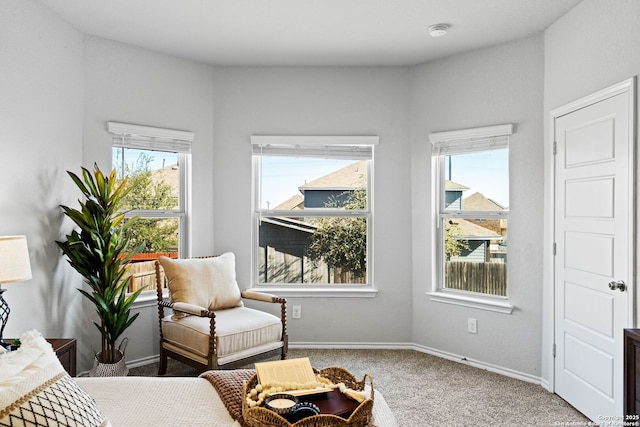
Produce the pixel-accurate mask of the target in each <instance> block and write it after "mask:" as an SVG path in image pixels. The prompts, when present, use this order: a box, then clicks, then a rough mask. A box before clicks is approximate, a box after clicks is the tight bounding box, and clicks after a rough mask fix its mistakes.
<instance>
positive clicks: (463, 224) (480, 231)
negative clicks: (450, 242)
mask: <svg viewBox="0 0 640 427" xmlns="http://www.w3.org/2000/svg"><path fill="white" fill-rule="evenodd" d="M449 223H450V224H455V225H457V226H458V227H460V234H457V233H456V234H455V238H456V239H458V240H502V236H501V235H499V234H497V233H494V232H493V231H491V230H489V229H488V228H484V227H481V226H479V225H478V224H474V223H473V222H471V221H467V220H466V219H462V218H456V219H450V220H449Z"/></svg>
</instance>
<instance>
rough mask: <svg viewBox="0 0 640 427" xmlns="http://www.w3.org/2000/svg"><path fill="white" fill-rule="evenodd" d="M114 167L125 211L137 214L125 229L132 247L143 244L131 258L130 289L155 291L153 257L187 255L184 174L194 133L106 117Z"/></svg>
mask: <svg viewBox="0 0 640 427" xmlns="http://www.w3.org/2000/svg"><path fill="white" fill-rule="evenodd" d="M108 129H109V132H111V133H113V148H112V150H113V152H112V154H113V156H112V161H113V168H114V169H115V170H116V174H117V176H118V178H119V179H122V178H123V177H127V179H128V187H130V188H131V190H130V191H129V193H128V195H127V196H126V198H125V200H124V204H125V207H126V210H127V212H126V216H127V217H133V216H138V217H139V219H138V220H137V222H136V223H135V224H134V226H133V227H132V228H131V229H130V230H129V232H130V233H131V234H130V235H131V243H130V244H131V247H132V248H133V247H138V246H140V245H142V246H143V249H142V251H141V253H139V254H137V255H135V256H134V257H133V259H132V263H131V270H130V271H131V274H132V276H133V280H131V283H130V285H129V289H128V291H129V292H134V291H136V290H137V289H140V288H143V289H145V291H155V260H156V259H157V258H158V257H159V256H161V255H164V256H168V257H171V258H178V257H185V256H187V254H186V253H185V252H186V248H187V236H188V234H187V230H186V229H187V209H186V206H187V203H186V197H187V181H188V180H187V173H188V163H189V155H190V154H189V153H190V150H191V141H192V140H193V134H192V133H189V132H182V131H173V130H169V129H159V128H150V127H146V126H136V125H126V124H121V123H114V122H109V127H108Z"/></svg>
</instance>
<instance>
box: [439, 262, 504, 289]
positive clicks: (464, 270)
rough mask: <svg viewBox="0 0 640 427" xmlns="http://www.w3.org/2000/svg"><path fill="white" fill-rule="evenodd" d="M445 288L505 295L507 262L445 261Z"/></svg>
mask: <svg viewBox="0 0 640 427" xmlns="http://www.w3.org/2000/svg"><path fill="white" fill-rule="evenodd" d="M444 270H445V276H444V277H445V288H448V289H460V290H463V291H471V292H480V293H483V294H490V295H499V296H507V264H506V263H503V262H460V261H447V262H445V266H444Z"/></svg>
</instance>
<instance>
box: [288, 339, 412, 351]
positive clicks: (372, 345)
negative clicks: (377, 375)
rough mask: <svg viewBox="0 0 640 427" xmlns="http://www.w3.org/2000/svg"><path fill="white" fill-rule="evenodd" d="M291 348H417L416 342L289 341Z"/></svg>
mask: <svg viewBox="0 0 640 427" xmlns="http://www.w3.org/2000/svg"><path fill="white" fill-rule="evenodd" d="M289 348H301V349H327V350H332V349H337V350H417V349H416V348H415V344H411V343H400V342H389V343H386V342H383V343H377V342H357V343H350V342H305V341H296V342H289Z"/></svg>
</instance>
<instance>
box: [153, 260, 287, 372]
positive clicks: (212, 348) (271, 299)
mask: <svg viewBox="0 0 640 427" xmlns="http://www.w3.org/2000/svg"><path fill="white" fill-rule="evenodd" d="M155 266H156V288H157V296H158V318H159V326H160V364H159V367H158V375H164V374H165V373H166V371H167V359H168V358H169V357H171V358H172V359H174V360H177V361H179V362H182V363H184V364H186V365H189V366H191V367H193V368H196V369H198V370H200V371H206V370H210V369H235V368H238V367H241V366H244V365H247V364H250V363H254V362H255V361H258V360H261V359H265V358H267V357H273V356H277V355H278V353H279V354H280V358H281V359H282V360H284V359H286V358H287V352H288V350H289V337H288V335H287V300H286V298H280V297H278V296H275V295H270V294H264V293H261V292H251V291H244V292H242V293H241V296H242V298H243V299H246V300H253V301H260V302H264V303H272V304H280V319H281V321H282V340H281V341H282V347H280V348H276V349H273V350H270V351H267V352H264V353H260V354H256V355H253V356H250V357H245V358H243V359H239V360H235V361H233V362H229V363H226V364H219V363H218V353H217V336H216V314H215V312H213V311H210V310H205V309H203V310H201V311H200V313H198V314H196V315H198V316H200V317H208V318H209V322H210V327H209V329H210V334H209V355H208V356H207V364H203V363H200V362H198V361H196V360H193V359H190V358H188V357H186V356H184V355H182V354H179V353H176V352H174V351H172V350H169V349H166V348H164V346H163V343H164V342H165V341H164V337H163V334H162V320H163V319H164V317H165V315H164V309H165V308H170V309H172V310H174V311H176V312H178V310H176V309H175V308H174V307H173V303H172V302H169V301H165V300H164V296H163V288H164V279H165V278H164V274H163V272H162V271H161V270H162V267H161V266H160V263H159V262H158V261H156V263H155ZM189 314H191V315H194V313H189Z"/></svg>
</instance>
